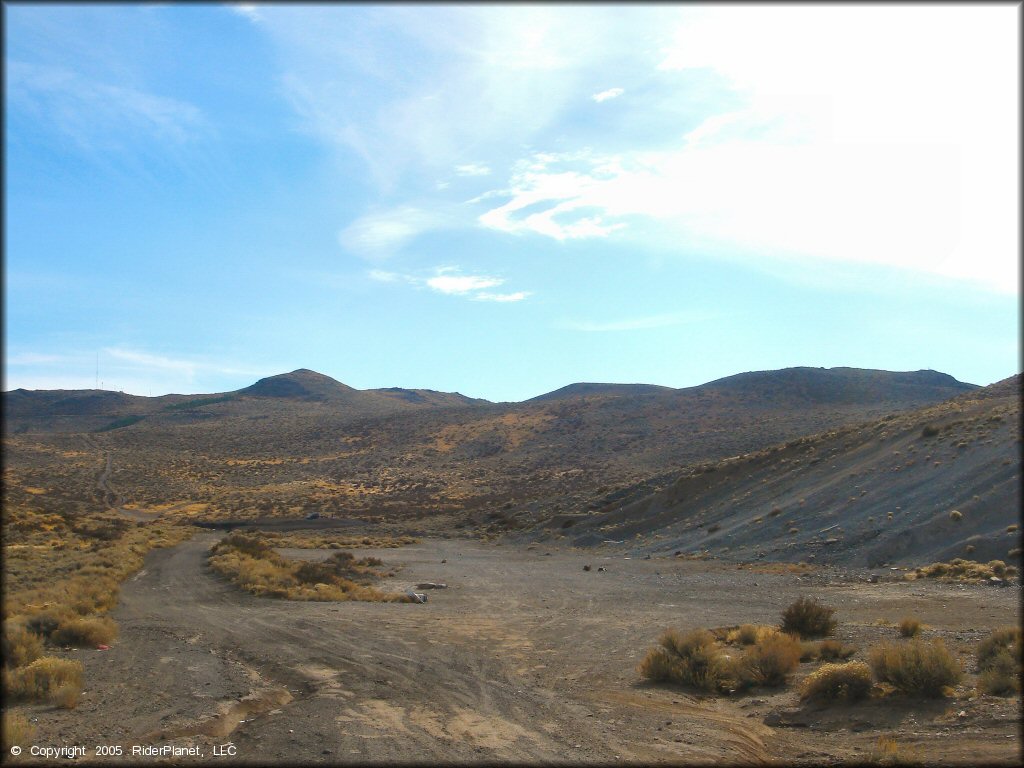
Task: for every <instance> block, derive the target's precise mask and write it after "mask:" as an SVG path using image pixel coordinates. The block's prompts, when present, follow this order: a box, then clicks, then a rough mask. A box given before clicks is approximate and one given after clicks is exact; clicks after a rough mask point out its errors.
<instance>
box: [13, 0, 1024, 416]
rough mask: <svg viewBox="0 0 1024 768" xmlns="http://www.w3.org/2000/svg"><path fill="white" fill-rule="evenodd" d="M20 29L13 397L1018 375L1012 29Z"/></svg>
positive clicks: (220, 23) (554, 16)
mask: <svg viewBox="0 0 1024 768" xmlns="http://www.w3.org/2000/svg"><path fill="white" fill-rule="evenodd" d="M3 10H4V21H5V24H4V29H5V41H4V43H5V49H4V50H5V53H4V68H5V74H4V77H5V82H4V114H5V134H4V152H5V157H4V161H5V162H4V174H5V177H4V192H5V194H4V206H5V210H4V213H5V232H4V235H5V240H4V320H5V323H4V342H5V343H4V381H3V389H4V390H11V389H15V388H19V387H23V388H26V389H87V388H94V387H96V386H100V387H101V388H103V389H108V390H120V391H124V392H128V393H132V394H138V395H154V396H155V395H161V394H166V393H171V392H174V393H207V392H224V391H231V390H235V389H238V388H241V387H244V386H248V385H249V384H251V383H253V382H254V381H255V380H257V379H259V378H261V377H264V376H269V375H274V374H278V373H283V372H286V371H291V370H294V369H297V368H310V369H313V370H316V371H319V372H321V373H324V374H326V375H329V376H332V377H334V378H336V379H338V380H339V381H342V382H344V383H346V384H348V385H350V386H353V387H356V388H359V389H368V388H375V387H409V388H428V389H435V390H441V391H458V392H462V393H463V394H466V395H469V396H473V397H482V398H487V399H489V400H493V401H518V400H523V399H526V398H530V397H534V396H536V395H540V394H542V393H544V392H548V391H551V390H554V389H557V388H559V387H562V386H565V385H567V384H570V383H573V382H579V381H590V382H622V383H634V382H639V383H648V384H660V385H664V386H671V387H686V386H694V385H697V384H701V383H704V382H707V381H711V380H714V379H717V378H720V377H723V376H729V375H732V374H735V373H740V372H743V371H750V370H770V369H778V368H786V367H790V366H815V367H818V366H821V367H833V366H852V367H859V368H876V369H885V370H897V371H910V370H920V369H934V370H939V371H943V372H945V373H948V374H951V375H952V376H955V377H956V378H958V379H960V380H961V381H967V382H971V383H974V384H982V385H984V384H989V383H992V382H995V381H998V380H1000V379H1003V378H1006V377H1007V376H1011V375H1013V374H1015V373H1018V372H1020V370H1021V362H1020V338H1019V300H1020V280H1019V255H1020V241H1019V237H1020V226H1019V219H1018V214H1017V212H1018V209H1019V206H1020V185H1019V175H1018V174H1019V167H1020V157H1019V139H1020V104H1019V98H1020V83H1019V63H1020V62H1019V57H1020V38H1019V30H1020V12H1021V9H1020V8H1019V7H1018V6H1015V5H1012V4H1001V5H950V4H942V5H932V6H930V5H920V4H915V5H908V6H895V5H888V4H878V5H832V4H827V5H801V6H782V5H779V6H774V5H761V4H755V5H731V6H730V5H715V6H695V5H667V4H662V5H621V6H619V5H604V4H602V5H595V6H584V5H563V6H560V5H545V4H538V5H509V6H503V5H494V4H481V5H472V4H459V5H451V6H446V5H434V4H423V5H416V4H413V5H379V6H378V5H346V4H338V5H330V4H318V5H309V6H284V5H280V6H278V5H262V4H260V5H212V4H210V5H207V4H203V5H193V4H173V3H172V4H146V5H143V4H126V5H64V6H61V5H51V4H38V5H36V4H18V3H5V4H4V7H3Z"/></svg>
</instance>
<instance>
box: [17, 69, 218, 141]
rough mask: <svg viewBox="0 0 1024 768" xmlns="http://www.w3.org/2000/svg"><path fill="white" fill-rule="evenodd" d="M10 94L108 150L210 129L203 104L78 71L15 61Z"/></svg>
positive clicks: (44, 118)
mask: <svg viewBox="0 0 1024 768" xmlns="http://www.w3.org/2000/svg"><path fill="white" fill-rule="evenodd" d="M7 78H8V81H7V87H8V89H9V90H8V93H9V98H10V99H11V100H12V101H17V102H19V103H20V105H21V106H22V108H24V109H26V110H28V111H29V112H30V113H33V114H35V115H36V116H38V118H39V120H40V124H41V125H49V126H53V127H54V128H56V129H57V130H59V131H60V132H62V133H64V134H65V135H67V136H69V137H71V138H72V139H73V140H74V141H75V142H76V143H77V144H79V146H81V147H83V148H86V149H108V148H111V147H116V146H118V145H120V144H121V143H123V142H125V141H127V140H131V139H134V138H136V137H137V136H139V135H147V136H150V137H152V138H156V139H158V140H161V141H165V142H167V141H169V142H173V143H178V144H180V143H184V142H187V141H189V140H191V139H193V138H195V137H196V136H198V135H201V134H203V133H205V132H207V131H208V130H209V126H208V124H207V122H206V119H205V118H204V116H203V114H202V112H201V111H200V110H199V108H198V107H196V106H194V105H193V104H190V103H188V102H184V101H180V100H178V99H172V98H168V97H166V96H158V95H156V94H152V93H147V92H145V91H141V90H138V89H136V88H131V87H125V86H121V85H114V84H110V83H104V82H99V81H95V80H90V79H88V78H86V77H84V76H82V75H80V74H78V73H77V72H73V71H71V70H68V69H63V68H60V67H51V66H41V65H37V64H29V63H26V62H21V61H11V62H8V64H7Z"/></svg>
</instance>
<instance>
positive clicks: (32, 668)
mask: <svg viewBox="0 0 1024 768" xmlns="http://www.w3.org/2000/svg"><path fill="white" fill-rule="evenodd" d="M81 691H82V663H81V662H79V661H69V660H67V659H59V658H56V657H54V656H42V657H40V658H38V659H36V660H35V661H33V662H32V663H31V664H28V665H26V666H24V667H17V668H15V669H5V670H4V693H5V695H7V696H10V697H11V699H12V700H14V701H52V702H53V703H56V704H58V705H59V706H67V703H68V702H71V701H73V702H74V703H73V704H71V705H70V707H73V706H74V705H75V704H77V703H78V695H79V694H80V693H81ZM70 707H69V708H70Z"/></svg>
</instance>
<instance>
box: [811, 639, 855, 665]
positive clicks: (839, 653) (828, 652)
mask: <svg viewBox="0 0 1024 768" xmlns="http://www.w3.org/2000/svg"><path fill="white" fill-rule="evenodd" d="M856 652H857V649H856V648H851V647H850V646H848V645H843V643H842V642H841V641H839V640H833V639H831V638H830V639H828V640H822V641H821V643H820V645H819V646H818V658H820V659H821V660H822V661H836V660H838V659H848V658H850V657H851V656H853V654H855V653H856Z"/></svg>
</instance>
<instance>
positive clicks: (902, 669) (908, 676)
mask: <svg viewBox="0 0 1024 768" xmlns="http://www.w3.org/2000/svg"><path fill="white" fill-rule="evenodd" d="M868 663H869V664H870V665H871V669H872V670H873V671H874V673H875V677H877V678H878V680H879V681H881V682H883V683H889V684H891V685H892V686H893V687H895V688H896V690H898V691H900V692H901V693H905V694H910V695H920V696H929V697H934V698H937V697H939V696H942V695H943V693H944V691H943V689H945V688H947V687H949V686H953V685H956V684H957V683H958V682H960V680H961V678H962V677H963V670H962V669H961V668H960V663H959V662H958V661H957V660H956V659H955V658H953V656H952V655H951V654H950V653H949V651H948V650H946V646H945V644H944V643H943V642H942V641H941V640H939V639H938V638H936V639H935V640H933V641H932V642H931V643H924V642H922V641H920V640H911V641H910V642H909V643H883V644H882V645H881V646H879V647H878V648H875V649H874V650H872V651H871V654H870V656H869V658H868Z"/></svg>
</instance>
